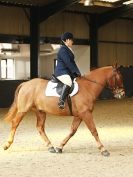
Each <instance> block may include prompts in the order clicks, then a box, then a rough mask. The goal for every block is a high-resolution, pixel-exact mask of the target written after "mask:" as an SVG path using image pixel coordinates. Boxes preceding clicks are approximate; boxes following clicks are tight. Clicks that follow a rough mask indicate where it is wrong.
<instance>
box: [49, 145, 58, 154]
mask: <svg viewBox="0 0 133 177" xmlns="http://www.w3.org/2000/svg"><path fill="white" fill-rule="evenodd" d="M48 151H49V152H51V153H56V150H55V148H54V147H53V146H52V147H50V148H48Z"/></svg>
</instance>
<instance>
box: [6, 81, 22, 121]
mask: <svg viewBox="0 0 133 177" xmlns="http://www.w3.org/2000/svg"><path fill="white" fill-rule="evenodd" d="M21 86H22V84H20V85H19V86H18V87H17V89H16V91H15V96H14V101H13V103H12V105H11V107H10V109H9V111H8V113H7V114H6V116H5V118H4V120H5V121H7V122H11V121H12V119H13V118H14V117H15V115H16V113H17V110H18V109H17V98H18V93H19V90H20V88H21Z"/></svg>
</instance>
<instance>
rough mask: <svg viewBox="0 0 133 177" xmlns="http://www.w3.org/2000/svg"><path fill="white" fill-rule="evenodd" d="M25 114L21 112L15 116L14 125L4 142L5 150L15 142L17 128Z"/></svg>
mask: <svg viewBox="0 0 133 177" xmlns="http://www.w3.org/2000/svg"><path fill="white" fill-rule="evenodd" d="M25 114H26V113H23V112H19V113H17V114H16V116H15V118H14V119H12V127H11V130H10V133H9V137H8V140H7V142H6V143H5V144H4V147H3V148H4V150H7V149H8V148H9V147H10V146H11V144H12V143H13V140H14V136H15V132H16V129H17V127H18V126H19V123H20V122H21V120H22V119H23V117H24V115H25Z"/></svg>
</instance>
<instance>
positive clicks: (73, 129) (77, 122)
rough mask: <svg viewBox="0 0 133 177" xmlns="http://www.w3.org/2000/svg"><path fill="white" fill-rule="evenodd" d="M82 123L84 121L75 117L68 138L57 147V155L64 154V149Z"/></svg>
mask: <svg viewBox="0 0 133 177" xmlns="http://www.w3.org/2000/svg"><path fill="white" fill-rule="evenodd" d="M81 121H82V120H81V119H80V118H79V117H74V119H73V122H72V125H71V129H70V132H69V134H68V136H67V137H66V138H65V139H64V140H63V141H62V142H61V144H60V145H59V146H58V147H56V152H57V153H62V149H63V147H64V146H65V145H66V143H67V142H68V140H69V139H70V138H71V137H72V136H73V135H74V134H75V133H76V131H77V129H78V127H79V125H80V123H81Z"/></svg>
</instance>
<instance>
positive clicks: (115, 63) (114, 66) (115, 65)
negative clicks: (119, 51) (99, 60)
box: [113, 61, 118, 70]
mask: <svg viewBox="0 0 133 177" xmlns="http://www.w3.org/2000/svg"><path fill="white" fill-rule="evenodd" d="M113 68H114V69H116V70H117V68H118V63H117V61H115V62H114V64H113Z"/></svg>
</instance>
